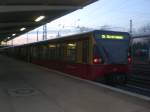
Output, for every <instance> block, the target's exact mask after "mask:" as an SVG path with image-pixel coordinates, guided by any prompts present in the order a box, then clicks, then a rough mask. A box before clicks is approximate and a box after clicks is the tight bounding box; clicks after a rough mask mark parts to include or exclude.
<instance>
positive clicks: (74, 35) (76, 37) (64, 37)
mask: <svg viewBox="0 0 150 112" xmlns="http://www.w3.org/2000/svg"><path fill="white" fill-rule="evenodd" d="M95 32H104V33H107V32H110V33H116V32H117V33H120V34H126V35H129V33H128V32H121V31H111V30H91V31H87V32H82V33H78V34H73V35H67V36H62V37H59V38H54V39H48V40H43V41H38V42H34V43H28V44H23V45H16V46H10V47H19V46H28V45H36V44H40V43H41V44H43V43H48V42H49V41H53V42H55V41H63V40H66V39H70V40H73V39H79V38H85V36H83V37H81V35H89V34H93V33H95ZM7 48H9V47H7Z"/></svg>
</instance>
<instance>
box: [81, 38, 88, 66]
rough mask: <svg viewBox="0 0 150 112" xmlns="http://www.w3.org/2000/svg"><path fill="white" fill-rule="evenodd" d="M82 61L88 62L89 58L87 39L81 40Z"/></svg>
mask: <svg viewBox="0 0 150 112" xmlns="http://www.w3.org/2000/svg"><path fill="white" fill-rule="evenodd" d="M82 51H83V52H82V62H83V63H88V59H89V40H83V41H82Z"/></svg>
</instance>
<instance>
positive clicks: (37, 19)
mask: <svg viewBox="0 0 150 112" xmlns="http://www.w3.org/2000/svg"><path fill="white" fill-rule="evenodd" d="M44 18H45V16H39V17H38V18H36V19H35V22H39V21H41V20H42V19H44Z"/></svg>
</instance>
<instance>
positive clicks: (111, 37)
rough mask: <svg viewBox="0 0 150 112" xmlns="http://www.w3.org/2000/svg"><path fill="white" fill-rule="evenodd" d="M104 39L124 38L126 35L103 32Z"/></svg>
mask: <svg viewBox="0 0 150 112" xmlns="http://www.w3.org/2000/svg"><path fill="white" fill-rule="evenodd" d="M101 38H102V39H124V38H125V37H124V36H122V35H108V34H103V35H101Z"/></svg>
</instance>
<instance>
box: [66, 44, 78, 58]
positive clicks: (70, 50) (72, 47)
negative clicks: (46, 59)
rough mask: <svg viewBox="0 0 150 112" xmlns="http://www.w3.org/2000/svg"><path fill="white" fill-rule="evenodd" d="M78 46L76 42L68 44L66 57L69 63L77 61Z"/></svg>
mask: <svg viewBox="0 0 150 112" xmlns="http://www.w3.org/2000/svg"><path fill="white" fill-rule="evenodd" d="M76 46H77V43H76V42H70V43H67V52H66V56H67V60H68V61H76Z"/></svg>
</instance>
